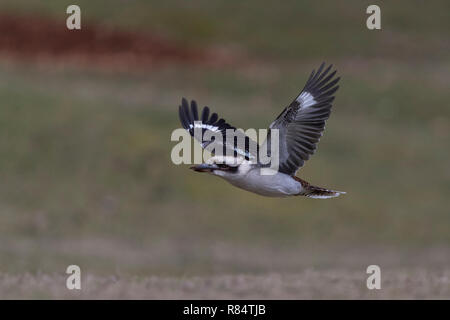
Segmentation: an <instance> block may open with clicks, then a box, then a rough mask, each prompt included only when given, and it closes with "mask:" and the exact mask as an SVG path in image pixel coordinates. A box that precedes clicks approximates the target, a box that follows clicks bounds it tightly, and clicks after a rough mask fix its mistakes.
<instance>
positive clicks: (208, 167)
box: [190, 163, 219, 172]
mask: <svg viewBox="0 0 450 320" xmlns="http://www.w3.org/2000/svg"><path fill="white" fill-rule="evenodd" d="M190 169H192V170H194V171H197V172H211V171H213V170H216V169H219V167H218V166H217V165H215V164H207V163H202V164H198V165H196V166H192V167H191V168H190Z"/></svg>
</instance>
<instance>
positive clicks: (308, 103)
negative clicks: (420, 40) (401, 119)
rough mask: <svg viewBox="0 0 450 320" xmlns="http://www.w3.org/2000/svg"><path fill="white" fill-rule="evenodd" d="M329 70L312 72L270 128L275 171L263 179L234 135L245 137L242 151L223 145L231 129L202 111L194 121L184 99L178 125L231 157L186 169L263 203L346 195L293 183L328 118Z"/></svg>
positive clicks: (332, 88)
mask: <svg viewBox="0 0 450 320" xmlns="http://www.w3.org/2000/svg"><path fill="white" fill-rule="evenodd" d="M331 67H332V66H331V65H330V66H329V67H327V68H326V69H325V64H324V63H322V65H321V66H320V67H319V69H318V70H317V72H315V71H314V70H313V72H312V73H311V75H310V77H309V79H308V81H307V82H306V85H305V87H304V88H303V90H302V91H301V92H300V94H299V95H298V96H297V97H296V98H295V99H294V101H292V102H291V104H290V105H289V106H288V107H286V108H285V109H284V110H283V111H282V112H281V114H280V115H279V116H278V117H277V118H276V119H275V121H273V122H272V124H271V125H270V126H269V130H268V132H269V133H268V135H267V139H266V141H265V142H264V143H265V144H266V147H267V145H269V146H270V144H271V143H272V144H273V143H274V142H273V141H272V139H273V137H272V136H274V135H271V134H270V133H271V130H272V131H273V130H274V129H278V156H279V165H278V167H277V170H276V171H275V172H273V173H272V174H264V173H263V170H261V169H262V168H264V167H268V165H267V164H262V163H260V161H259V160H258V158H257V157H256V156H255V155H254V154H252V153H251V151H250V150H249V142H250V138H249V137H248V136H245V135H244V133H243V132H242V131H239V130H237V131H236V132H240V134H242V135H244V136H245V146H238V145H237V144H236V143H233V144H231V145H230V144H229V143H228V145H225V144H226V143H225V141H227V140H226V137H225V135H226V132H227V130H228V129H236V128H235V127H233V126H231V125H229V124H228V123H227V122H226V121H225V120H224V119H219V117H218V115H217V114H216V113H213V114H211V116H210V112H209V108H208V107H204V108H203V110H202V113H201V117H199V113H198V109H197V103H196V102H195V101H191V105H190V107H189V104H188V102H187V100H186V99H184V98H183V99H182V102H181V106H179V116H180V120H181V124H182V125H183V127H184V128H185V129H186V130H188V131H189V133H190V134H191V135H192V136H193V137H195V138H197V139H198V140H200V141H199V142H200V143H201V146H202V147H203V148H207V146H208V145H209V144H210V143H211V142H212V141H214V140H205V139H204V138H202V137H203V136H204V134H205V133H206V132H207V131H211V132H210V133H214V134H219V135H220V134H221V135H222V136H223V141H224V143H223V146H224V150H225V149H226V148H230V149H232V150H233V151H234V152H233V154H232V156H230V155H229V154H226V153H225V151H224V152H223V153H222V154H221V155H217V154H216V155H214V156H213V157H211V158H209V159H208V160H207V161H206V162H205V163H203V164H200V165H195V166H193V167H191V169H193V170H195V171H197V172H208V173H210V174H213V175H216V176H219V177H221V178H223V179H225V180H227V181H228V182H229V183H231V184H232V185H234V186H236V187H238V188H242V189H245V190H247V191H250V192H254V193H257V194H259V195H263V196H267V197H286V196H297V195H301V196H306V197H309V198H318V199H326V198H333V197H337V196H339V195H341V194H343V193H345V192H342V191H335V190H329V189H326V188H320V187H316V186H313V185H311V184H309V183H308V182H306V181H304V180H302V179H300V178H298V177H296V173H297V171H298V169H299V168H301V167H302V166H303V164H304V162H305V161H306V160H308V159H309V157H310V156H311V155H312V154H313V153H314V152H315V150H316V147H317V143H318V142H319V139H320V137H321V136H322V133H323V131H324V128H325V121H326V120H327V119H328V117H329V116H330V112H331V103H332V102H333V100H334V93H335V92H336V91H337V89H338V88H339V86H338V85H337V83H338V81H339V79H340V78H334V76H335V74H336V71H333V72H331V73H330V70H331ZM195 129H197V130H201V132H202V133H203V134H202V135H201V136H200V138H199V137H198V136H197V135H194V130H195ZM251 141H253V140H251ZM255 143H256V142H255ZM264 143H263V144H264ZM259 147H260V146H258V148H259ZM268 149H270V148H267V150H268ZM255 159H256V160H255Z"/></svg>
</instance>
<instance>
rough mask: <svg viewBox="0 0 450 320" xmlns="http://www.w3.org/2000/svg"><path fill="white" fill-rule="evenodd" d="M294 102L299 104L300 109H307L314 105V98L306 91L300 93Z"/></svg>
mask: <svg viewBox="0 0 450 320" xmlns="http://www.w3.org/2000/svg"><path fill="white" fill-rule="evenodd" d="M296 100H297V102H298V103H300V107H301V108H308V107H311V106H313V105H315V104H316V100H314V96H313V95H312V94H311V93H309V92H306V91H304V92H302V93H301V94H300V95H299V96H298V98H297V99H296Z"/></svg>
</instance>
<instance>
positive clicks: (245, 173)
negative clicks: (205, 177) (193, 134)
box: [208, 158, 303, 197]
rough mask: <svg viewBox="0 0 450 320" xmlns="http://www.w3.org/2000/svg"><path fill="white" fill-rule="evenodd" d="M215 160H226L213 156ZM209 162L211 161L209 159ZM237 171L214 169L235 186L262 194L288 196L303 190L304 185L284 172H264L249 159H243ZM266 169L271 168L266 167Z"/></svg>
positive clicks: (218, 174) (213, 172) (216, 173)
mask: <svg viewBox="0 0 450 320" xmlns="http://www.w3.org/2000/svg"><path fill="white" fill-rule="evenodd" d="M211 159H213V160H212V161H214V160H220V161H221V162H226V159H225V161H224V159H223V158H217V159H216V158H211ZM208 162H211V160H210V161H208ZM237 170H238V171H237V172H235V173H234V172H233V173H230V172H229V171H223V170H213V171H212V172H211V173H212V174H213V175H216V176H219V177H221V178H223V179H225V180H226V181H228V182H229V183H231V184H232V185H233V186H235V187H238V188H241V189H244V190H247V191H250V192H253V193H256V194H259V195H262V196H266V197H287V196H293V195H298V194H300V193H301V191H302V189H303V188H302V185H301V183H300V182H299V181H297V180H295V179H294V178H293V177H292V176H289V175H287V174H285V173H282V172H278V171H276V172H272V173H271V174H267V172H266V174H262V172H261V167H259V166H258V165H255V164H252V163H251V162H250V161H248V160H243V161H242V162H241V164H240V165H239V167H238V169H237ZM265 170H271V169H268V168H266V169H265Z"/></svg>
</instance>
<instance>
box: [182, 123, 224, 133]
mask: <svg viewBox="0 0 450 320" xmlns="http://www.w3.org/2000/svg"><path fill="white" fill-rule="evenodd" d="M192 128H202V129H208V130H211V131H217V129H219V127H216V126H212V125H210V124H205V123H202V122H201V121H195V122H194V124H189V129H192Z"/></svg>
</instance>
